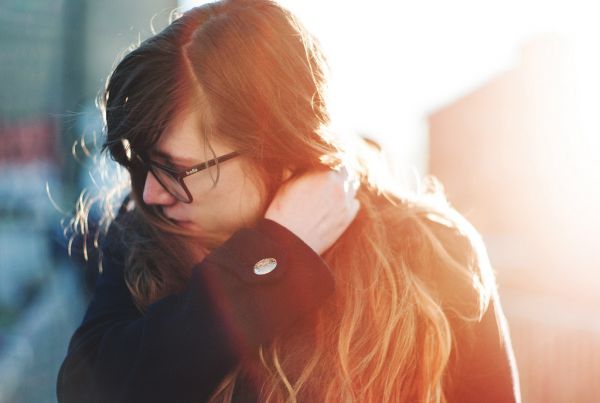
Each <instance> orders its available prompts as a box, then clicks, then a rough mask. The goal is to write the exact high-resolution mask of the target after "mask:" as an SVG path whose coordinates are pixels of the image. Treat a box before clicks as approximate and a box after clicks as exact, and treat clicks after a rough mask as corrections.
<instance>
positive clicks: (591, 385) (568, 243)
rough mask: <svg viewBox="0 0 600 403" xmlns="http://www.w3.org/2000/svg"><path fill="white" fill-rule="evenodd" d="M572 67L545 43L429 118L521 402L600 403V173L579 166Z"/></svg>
mask: <svg viewBox="0 0 600 403" xmlns="http://www.w3.org/2000/svg"><path fill="white" fill-rule="evenodd" d="M573 60H574V58H573V57H572V48H571V46H570V44H569V43H568V42H567V41H565V40H563V39H561V38H558V37H552V36H544V37H539V38H537V39H535V40H532V41H531V42H530V43H528V44H527V45H526V46H524V47H523V49H522V52H521V58H520V60H519V61H518V64H517V65H515V66H514V68H513V69H511V70H509V71H506V72H505V73H503V74H501V75H500V76H498V77H496V78H494V79H493V80H491V81H490V82H488V83H487V84H486V85H484V86H483V87H481V88H479V89H478V90H476V91H475V92H473V93H471V94H468V95H466V96H464V97H463V98H462V99H459V100H457V101H456V102H455V103H453V104H452V105H448V106H447V107H445V108H443V109H441V110H438V111H437V112H435V113H433V114H432V115H431V116H430V117H429V127H430V161H429V168H430V173H432V174H434V175H435V176H437V177H438V178H439V179H441V181H442V183H443V184H444V185H445V187H446V191H447V194H448V196H449V200H450V202H451V203H452V204H453V205H454V206H455V207H456V208H457V209H458V210H459V211H460V212H461V213H463V214H464V215H465V216H466V217H467V218H468V219H469V220H470V221H471V222H472V223H473V224H474V225H475V227H476V228H477V229H478V230H479V231H480V232H481V233H482V235H483V238H484V240H485V242H486V245H487V247H488V251H489V254H490V259H491V261H492V265H493V266H494V268H495V269H496V271H497V276H498V279H499V284H500V295H501V297H503V303H504V306H505V309H506V313H507V316H508V319H509V323H510V324H511V328H512V335H513V343H514V347H515V351H516V354H517V361H518V365H519V368H520V373H521V382H522V389H523V397H524V401H525V402H544V403H551V402H557V403H558V402H567V401H568V402H596V401H600V386H599V385H598V383H597V382H595V380H596V379H597V378H598V376H600V321H599V320H598V316H597V314H596V312H594V311H595V308H597V307H599V306H600V296H599V294H598V284H599V283H600V281H599V280H600V275H599V274H598V272H597V266H598V262H600V249H599V248H598V247H597V242H598V234H600V231H599V230H598V229H597V228H600V227H599V226H598V224H600V219H599V216H600V215H599V214H598V212H597V207H596V206H597V205H598V202H600V197H599V193H598V192H593V191H591V187H590V185H591V184H594V183H595V184H597V183H600V182H599V181H598V179H600V178H599V173H600V172H593V171H589V170H585V169H583V167H585V166H589V164H587V162H585V161H582V160H583V159H585V158H586V156H587V155H589V154H588V153H587V150H586V149H585V146H584V145H585V142H583V141H580V140H581V135H582V132H581V130H582V127H581V124H580V119H579V116H578V115H577V107H578V93H577V88H578V83H577V82H576V66H575V64H574V62H573ZM599 168H600V167H599ZM592 186H593V185H592Z"/></svg>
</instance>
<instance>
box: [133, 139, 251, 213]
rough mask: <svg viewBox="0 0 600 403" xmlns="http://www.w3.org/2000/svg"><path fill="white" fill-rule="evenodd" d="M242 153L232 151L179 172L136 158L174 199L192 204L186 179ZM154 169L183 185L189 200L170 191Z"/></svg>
mask: <svg viewBox="0 0 600 403" xmlns="http://www.w3.org/2000/svg"><path fill="white" fill-rule="evenodd" d="M239 155H240V153H239V152H238V151H232V152H230V153H228V154H224V155H221V156H220V157H217V158H213V159H211V160H208V161H204V162H202V163H200V164H198V165H194V166H191V167H189V168H184V169H182V170H178V169H175V168H173V167H170V166H167V165H163V164H161V163H160V162H156V161H153V160H151V159H150V158H148V157H146V156H144V155H141V154H138V153H135V156H136V157H137V159H138V161H139V162H140V163H142V165H143V166H144V168H145V169H146V171H147V172H152V175H154V177H155V178H156V180H157V181H158V183H160V185H161V186H162V187H163V189H165V190H166V191H167V192H169V194H170V195H171V196H173V197H175V198H176V199H177V200H179V201H180V202H182V203H188V204H189V203H191V202H192V201H194V198H193V197H192V193H191V192H190V190H189V189H188V187H187V186H186V184H185V182H184V181H183V180H184V179H185V178H187V177H188V176H190V175H194V174H196V173H198V172H201V171H203V170H205V169H207V168H210V167H212V166H215V165H217V164H220V163H222V162H225V161H228V160H230V159H232V158H235V157H237V156H239ZM153 168H157V169H160V170H161V171H163V172H165V173H166V174H167V175H169V176H170V177H172V178H173V179H175V180H176V181H177V183H179V185H181V188H182V189H183V191H184V192H185V194H186V195H187V197H188V199H187V200H182V199H181V197H180V196H178V195H176V194H174V192H172V191H170V190H169V187H168V186H167V185H165V184H164V183H163V182H162V180H161V179H160V175H157V174H155V173H154V170H153Z"/></svg>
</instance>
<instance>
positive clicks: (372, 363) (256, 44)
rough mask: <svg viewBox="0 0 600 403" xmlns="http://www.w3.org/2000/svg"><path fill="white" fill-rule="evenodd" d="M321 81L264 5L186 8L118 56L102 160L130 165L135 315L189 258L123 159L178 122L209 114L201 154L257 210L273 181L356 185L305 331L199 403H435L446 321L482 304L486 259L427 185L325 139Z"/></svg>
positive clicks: (307, 38)
mask: <svg viewBox="0 0 600 403" xmlns="http://www.w3.org/2000/svg"><path fill="white" fill-rule="evenodd" d="M326 81H327V80H326V64H325V58H324V57H323V55H322V53H321V51H320V49H319V45H318V43H317V41H316V40H315V39H314V38H313V37H312V36H311V35H310V34H308V33H307V32H306V30H305V29H304V28H303V27H302V25H301V24H300V23H299V22H298V21H297V19H296V18H295V17H294V16H293V15H292V14H291V13H290V12H289V11H287V10H285V9H284V8H282V7H281V6H280V5H278V4H277V3H275V2H272V1H269V0H229V1H228V0H225V1H220V2H215V3H209V4H207V5H204V6H201V7H197V8H194V9H192V10H190V11H188V12H186V13H185V14H183V15H182V16H181V17H180V18H178V19H176V20H174V21H173V22H172V23H171V24H170V25H169V26H168V27H167V28H165V29H164V30H163V31H161V32H160V33H158V34H156V35H155V36H153V37H151V38H149V39H147V40H146V41H144V42H143V43H141V44H140V45H139V46H138V47H137V48H136V49H134V50H132V51H131V52H130V53H129V54H127V55H126V56H125V57H124V58H123V60H122V61H121V62H120V63H119V64H118V66H117V67H116V69H115V70H114V72H113V73H112V75H111V77H110V79H109V81H108V83H107V87H106V91H105V92H104V96H103V99H102V107H103V113H104V117H105V123H106V134H107V140H106V143H105V148H106V149H108V151H109V153H110V155H111V156H112V158H113V159H115V160H116V161H117V162H119V163H120V164H122V165H123V166H125V167H127V168H128V170H129V173H130V179H131V196H132V201H133V203H134V204H135V208H134V209H133V212H132V221H131V220H130V221H128V222H127V223H126V224H124V228H123V229H124V234H125V235H124V236H125V237H126V240H125V241H126V242H127V243H128V245H130V246H131V248H130V252H129V255H128V256H127V257H126V258H127V260H126V282H127V285H128V286H129V289H130V290H131V292H132V295H133V297H134V300H135V302H136V304H137V305H138V307H139V308H140V309H141V310H144V309H145V308H146V307H147V306H148V305H149V304H150V303H152V302H153V301H156V300H157V299H159V298H161V297H163V296H166V295H168V294H170V293H173V292H175V291H178V290H181V289H182V288H183V287H184V285H185V282H186V280H187V279H188V278H189V274H190V273H189V270H190V269H191V267H192V265H193V263H194V259H195V257H194V256H196V255H195V254H194V251H192V248H191V246H190V247H189V248H188V249H187V250H188V251H189V253H188V254H185V255H182V254H181V253H179V252H180V248H176V247H175V246H176V245H180V242H181V241H184V242H188V244H189V245H191V243H189V241H190V239H189V238H188V237H187V235H186V234H185V233H182V232H181V231H177V230H176V229H175V228H174V227H173V226H172V225H171V224H170V223H169V222H168V221H167V220H165V218H164V217H163V216H162V215H161V211H160V209H157V208H154V207H152V206H147V205H145V204H144V203H143V200H142V192H143V186H144V181H145V172H143V171H142V170H137V169H136V168H135V167H134V166H132V164H131V163H130V152H131V149H133V150H144V149H148V148H149V147H152V145H153V144H154V143H155V142H156V141H157V140H158V138H159V137H160V135H161V133H162V131H163V130H164V128H165V127H166V126H167V125H168V124H169V122H171V121H172V120H173V119H175V118H176V117H177V116H179V113H181V111H182V110H192V109H195V110H198V108H200V110H201V112H202V113H204V114H205V116H207V115H210V119H203V121H204V122H210V124H206V125H205V127H204V129H205V133H203V134H204V136H203V138H204V139H205V141H206V146H207V147H209V148H210V138H211V137H212V136H220V138H223V139H225V140H226V141H228V142H229V143H230V144H234V145H235V147H236V149H237V150H238V151H239V152H240V153H242V154H243V155H245V156H246V158H247V159H248V160H249V161H250V164H251V167H252V168H253V176H255V178H256V180H260V181H261V183H262V184H263V185H264V189H265V192H264V193H265V194H264V201H265V205H268V202H269V201H270V200H271V198H272V197H273V195H274V192H275V191H276V189H277V188H278V187H279V185H281V183H282V175H281V173H282V172H283V170H285V169H291V170H292V171H293V172H294V174H295V175H301V174H302V173H303V172H306V171H308V170H311V169H319V168H332V167H337V166H339V164H340V163H344V164H345V165H346V166H347V167H349V169H351V171H352V172H353V173H354V174H356V175H357V176H358V177H359V178H360V181H361V184H362V186H361V189H360V190H359V193H358V196H357V197H358V198H359V200H360V202H361V206H362V207H361V210H360V212H359V214H358V216H357V218H356V220H355V221H354V222H353V223H352V225H351V226H350V227H349V229H348V230H347V231H346V232H345V233H344V234H343V236H342V237H341V238H340V239H339V240H338V241H337V242H336V243H335V245H334V246H333V247H332V248H331V249H330V250H328V251H327V252H326V253H325V254H324V256H323V258H324V259H325V261H326V262H327V263H328V265H329V266H330V268H331V269H332V272H333V274H334V276H335V280H336V289H335V292H334V295H333V297H332V298H330V300H328V301H327V303H326V304H325V305H324V306H323V307H321V308H320V309H319V310H318V312H316V317H315V319H314V322H313V326H308V327H306V326H304V327H297V328H294V329H291V330H290V331H288V332H287V333H285V334H282V335H280V336H278V337H277V338H276V339H275V340H274V341H273V343H271V344H269V345H268V346H262V347H261V348H260V349H259V351H258V352H257V355H256V357H257V358H256V360H247V361H244V362H243V363H241V364H240V365H239V367H238V368H237V369H235V370H234V371H232V373H230V374H229V375H228V376H227V377H226V378H225V379H224V380H223V382H222V384H221V385H220V387H219V388H218V389H217V390H216V391H215V392H214V394H213V396H212V399H211V400H212V401H213V402H217V401H224V402H230V401H234V400H236V398H237V397H240V396H239V395H238V394H239V393H241V392H240V389H239V388H240V385H241V383H243V382H251V383H252V384H253V385H254V386H255V387H256V390H258V391H259V392H258V393H259V399H260V401H264V402H296V401H319V402H321V401H322V402H339V401H344V402H351V401H359V402H382V401H386V402H387V401H395V402H396V401H397V402H399V401H402V402H412V401H419V402H444V401H445V398H444V390H445V387H446V386H447V384H448V382H449V381H450V380H449V379H448V363H449V359H450V355H451V352H452V351H453V343H454V340H455V339H454V336H453V331H452V329H453V328H454V326H453V325H452V324H453V323H454V322H455V321H474V320H478V319H480V318H481V316H482V314H483V312H484V311H485V310H486V308H487V304H488V302H489V299H490V295H491V293H492V292H493V287H494V279H493V275H492V271H491V268H490V267H489V263H488V259H487V256H486V254H485V248H484V247H483V244H482V242H481V239H480V237H479V235H478V234H477V233H476V231H475V230H474V229H473V228H472V226H471V225H470V224H469V223H468V222H467V221H466V220H465V219H464V218H463V217H462V216H461V215H460V214H458V213H457V212H456V211H455V210H454V209H453V208H452V207H451V206H450V205H449V203H448V202H447V200H446V198H445V197H444V192H443V189H442V188H441V186H440V185H439V183H437V181H435V180H434V179H433V178H429V179H427V180H426V181H425V186H424V187H423V188H422V190H420V191H410V192H409V191H407V190H405V189H404V190H402V189H400V190H399V189H398V188H396V189H392V188H391V187H390V186H388V185H386V184H385V180H386V178H388V175H389V172H388V171H386V169H385V167H382V164H381V158H382V157H381V156H380V155H379V154H378V153H377V150H375V149H374V147H372V145H370V144H369V143H368V142H364V141H362V140H358V139H355V140H352V138H351V137H350V136H341V135H336V134H335V133H332V131H331V130H329V129H328V127H329V124H330V118H329V114H328V111H327V105H326V101H325V85H326ZM377 167H380V168H381V169H379V168H377ZM217 178H218V175H217V176H216V177H215V183H216V179H217ZM206 248H207V250H210V248H211V245H207V246H206Z"/></svg>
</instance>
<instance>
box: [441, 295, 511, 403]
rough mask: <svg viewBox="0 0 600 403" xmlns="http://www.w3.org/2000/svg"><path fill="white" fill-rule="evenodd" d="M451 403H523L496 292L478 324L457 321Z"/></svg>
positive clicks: (448, 391)
mask: <svg viewBox="0 0 600 403" xmlns="http://www.w3.org/2000/svg"><path fill="white" fill-rule="evenodd" d="M453 328H454V329H453V330H454V337H455V343H454V348H453V352H452V354H451V358H450V365H449V374H448V377H447V382H448V383H447V385H446V397H447V401H448V403H481V402H486V403H520V402H521V394H520V388H519V377H518V373H517V367H516V363H515V358H514V353H513V350H512V345H511V341H510V336H509V332H508V326H507V323H506V318H505V317H504V314H503V312H502V307H501V305H500V301H499V299H498V295H497V293H494V294H493V296H492V300H491V301H490V304H489V306H488V308H487V310H486V312H485V313H484V315H483V317H482V318H481V320H480V321H479V322H465V321H459V320H457V321H454V323H453Z"/></svg>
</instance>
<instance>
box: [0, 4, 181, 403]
mask: <svg viewBox="0 0 600 403" xmlns="http://www.w3.org/2000/svg"><path fill="white" fill-rule="evenodd" d="M176 6H177V4H176V1H175V0H144V1H128V2H119V1H115V0H109V1H103V2H95V1H91V0H55V1H45V0H7V1H3V2H2V6H1V7H0V60H1V62H0V87H1V88H2V90H1V91H0V403H3V402H12V403H19V402H54V401H56V398H55V391H54V390H55V382H56V376H57V371H58V366H59V365H60V363H61V361H62V358H63V357H64V355H65V353H66V348H67V343H68V340H69V337H70V335H71V334H72V332H73V330H74V329H75V327H76V326H77V324H78V322H79V321H80V320H81V318H82V310H83V309H84V308H85V300H84V295H83V293H82V290H81V283H80V278H81V277H83V276H82V275H81V274H83V270H82V269H81V268H77V267H73V262H72V261H70V260H69V259H68V258H67V256H66V253H65V245H66V239H65V237H64V236H63V234H62V228H61V224H60V221H61V219H69V218H70V217H69V216H70V214H71V212H72V208H73V206H74V203H75V200H76V198H77V196H78V195H79V192H80V191H81V187H82V183H85V182H86V181H89V172H88V171H89V169H88V166H89V159H86V155H85V154H86V152H89V153H90V154H91V155H93V154H94V152H95V150H96V149H97V147H96V146H95V145H94V141H93V140H94V136H97V145H99V144H101V141H102V138H101V133H100V131H101V119H100V114H99V112H98V111H97V110H96V108H95V106H94V104H95V98H96V97H97V95H98V94H99V93H100V92H101V90H102V89H103V87H104V83H105V81H106V78H107V76H108V74H109V73H110V71H111V69H112V68H113V67H114V64H115V62H116V61H117V60H118V58H119V55H121V54H123V52H125V51H126V50H127V48H128V47H130V46H131V45H132V44H136V43H138V42H139V41H140V40H142V39H143V38H145V37H147V36H148V35H150V34H151V31H152V27H151V21H153V22H154V27H155V28H156V29H160V28H161V27H162V26H164V25H166V22H167V20H168V18H169V13H170V11H171V10H172V9H174V8H175V7H176ZM82 139H83V140H84V142H85V143H86V145H85V146H84V147H81V140H82ZM76 142H77V144H78V146H77V147H75V149H76V151H77V154H78V155H79V158H75V157H73V156H72V154H71V149H72V147H73V145H74V144H75V143H76ZM51 199H52V200H51Z"/></svg>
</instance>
